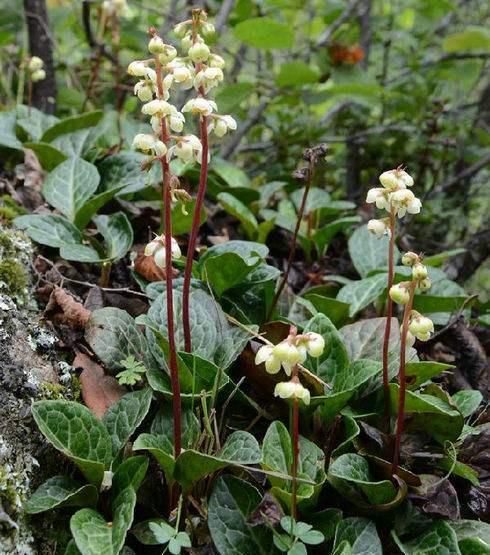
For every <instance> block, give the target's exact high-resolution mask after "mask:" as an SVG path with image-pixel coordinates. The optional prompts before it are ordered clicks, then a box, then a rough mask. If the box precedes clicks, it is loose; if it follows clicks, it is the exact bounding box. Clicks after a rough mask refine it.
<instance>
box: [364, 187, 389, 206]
mask: <svg viewBox="0 0 490 555" xmlns="http://www.w3.org/2000/svg"><path fill="white" fill-rule="evenodd" d="M389 197H390V193H389V191H387V190H386V189H383V188H382V187H374V188H373V189H369V191H368V193H367V197H366V202H367V203H368V204H373V203H375V204H376V207H377V208H379V209H380V210H383V209H385V210H388V211H389V210H390V200H389Z"/></svg>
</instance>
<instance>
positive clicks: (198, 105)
mask: <svg viewBox="0 0 490 555" xmlns="http://www.w3.org/2000/svg"><path fill="white" fill-rule="evenodd" d="M112 1H114V0H112ZM194 12H195V13H193V20H194V29H196V28H197V30H198V31H199V32H194V33H193V30H192V24H193V20H189V21H185V22H183V23H179V25H177V27H176V28H175V34H176V35H177V36H178V37H179V38H181V39H182V47H183V50H184V52H185V53H186V55H184V56H181V57H179V56H178V52H177V49H176V48H175V47H174V46H172V45H171V44H166V43H164V42H163V40H162V39H161V38H160V37H159V36H158V35H156V34H154V35H153V36H152V38H151V39H150V41H149V43H148V50H149V52H150V53H151V54H152V55H153V58H151V59H149V60H135V61H133V62H131V63H130V64H129V66H128V73H129V75H132V76H134V77H138V78H140V80H139V81H138V82H137V83H136V85H135V86H134V94H135V95H136V96H137V97H138V98H139V100H141V101H142V102H143V103H144V104H143V106H142V108H141V111H142V113H143V114H145V115H148V116H150V123H151V126H152V129H153V132H154V134H155V137H153V140H152V138H151V135H149V134H139V135H137V136H136V137H135V138H134V141H133V147H134V148H136V149H137V150H140V151H142V152H144V153H146V154H149V155H151V156H152V157H154V158H156V157H161V156H166V157H167V160H168V161H170V160H171V159H172V158H173V157H177V158H179V159H180V160H181V161H182V162H184V163H187V162H198V163H199V164H200V163H202V144H201V141H200V139H199V138H198V137H196V136H195V135H192V134H185V132H184V126H185V123H186V120H185V116H184V114H185V113H189V114H192V115H197V116H198V117H199V118H208V119H207V121H208V130H209V131H214V133H215V135H216V136H217V137H223V136H224V135H225V134H226V133H227V132H228V131H230V130H234V129H236V122H235V120H234V119H233V118H232V117H231V116H229V115H220V114H218V113H217V112H218V106H217V105H216V102H214V101H213V100H209V99H208V98H206V97H205V95H206V93H207V92H208V91H209V90H210V89H212V88H214V87H216V86H218V85H219V83H220V82H221V81H223V67H224V63H225V62H224V60H223V58H221V56H218V55H216V54H213V53H211V51H210V49H209V47H208V46H207V45H206V43H205V41H204V38H203V37H206V36H209V35H211V34H213V33H214V27H213V25H212V24H211V23H209V22H208V21H207V16H206V14H205V13H204V12H203V11H202V10H194ZM151 66H153V67H151ZM156 70H158V72H160V82H158V78H157V71H156ZM192 87H194V88H195V89H196V91H197V94H198V96H196V98H192V99H190V100H189V101H188V102H186V104H185V105H184V106H183V108H182V110H181V111H179V110H178V109H177V108H176V107H175V106H174V105H173V104H172V103H171V99H170V97H171V93H172V91H173V90H175V89H190V88H192ZM162 122H163V124H162ZM164 130H166V133H165V135H166V136H164V133H163V131H164ZM171 133H184V134H183V135H173V134H171ZM208 160H209V153H208ZM151 161H152V158H150V159H149V162H150V163H151Z"/></svg>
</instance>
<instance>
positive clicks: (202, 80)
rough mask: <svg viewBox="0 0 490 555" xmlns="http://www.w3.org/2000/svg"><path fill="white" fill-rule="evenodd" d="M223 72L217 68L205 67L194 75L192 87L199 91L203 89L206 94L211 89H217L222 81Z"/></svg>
mask: <svg viewBox="0 0 490 555" xmlns="http://www.w3.org/2000/svg"><path fill="white" fill-rule="evenodd" d="M223 78H224V76H223V70H222V69H220V68H219V67H207V68H206V69H202V70H201V71H199V72H198V73H197V74H196V77H195V78H194V87H195V88H196V89H199V88H200V87H203V88H204V90H205V92H208V91H209V90H211V89H212V88H213V87H217V86H218V85H219V84H220V82H221V81H223Z"/></svg>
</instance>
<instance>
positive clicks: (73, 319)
mask: <svg viewBox="0 0 490 555" xmlns="http://www.w3.org/2000/svg"><path fill="white" fill-rule="evenodd" d="M44 314H45V316H46V317H48V318H49V319H50V320H52V321H53V322H56V323H64V324H68V325H70V326H72V327H74V328H82V329H83V328H85V325H86V324H87V322H88V320H89V318H90V314H91V312H90V310H88V309H86V308H85V307H84V306H83V304H82V303H80V302H78V301H77V300H76V299H75V298H73V297H72V295H70V294H69V293H67V292H66V291H65V290H64V289H63V288H61V287H55V288H54V289H53V292H52V293H51V296H50V298H49V302H48V304H47V306H46V310H45V311H44Z"/></svg>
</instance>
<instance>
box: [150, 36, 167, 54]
mask: <svg viewBox="0 0 490 555" xmlns="http://www.w3.org/2000/svg"><path fill="white" fill-rule="evenodd" d="M148 50H149V51H150V52H151V53H152V54H163V53H164V52H165V43H164V42H163V40H162V39H161V38H160V37H158V36H155V37H152V38H151V39H150V42H149V43H148Z"/></svg>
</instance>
